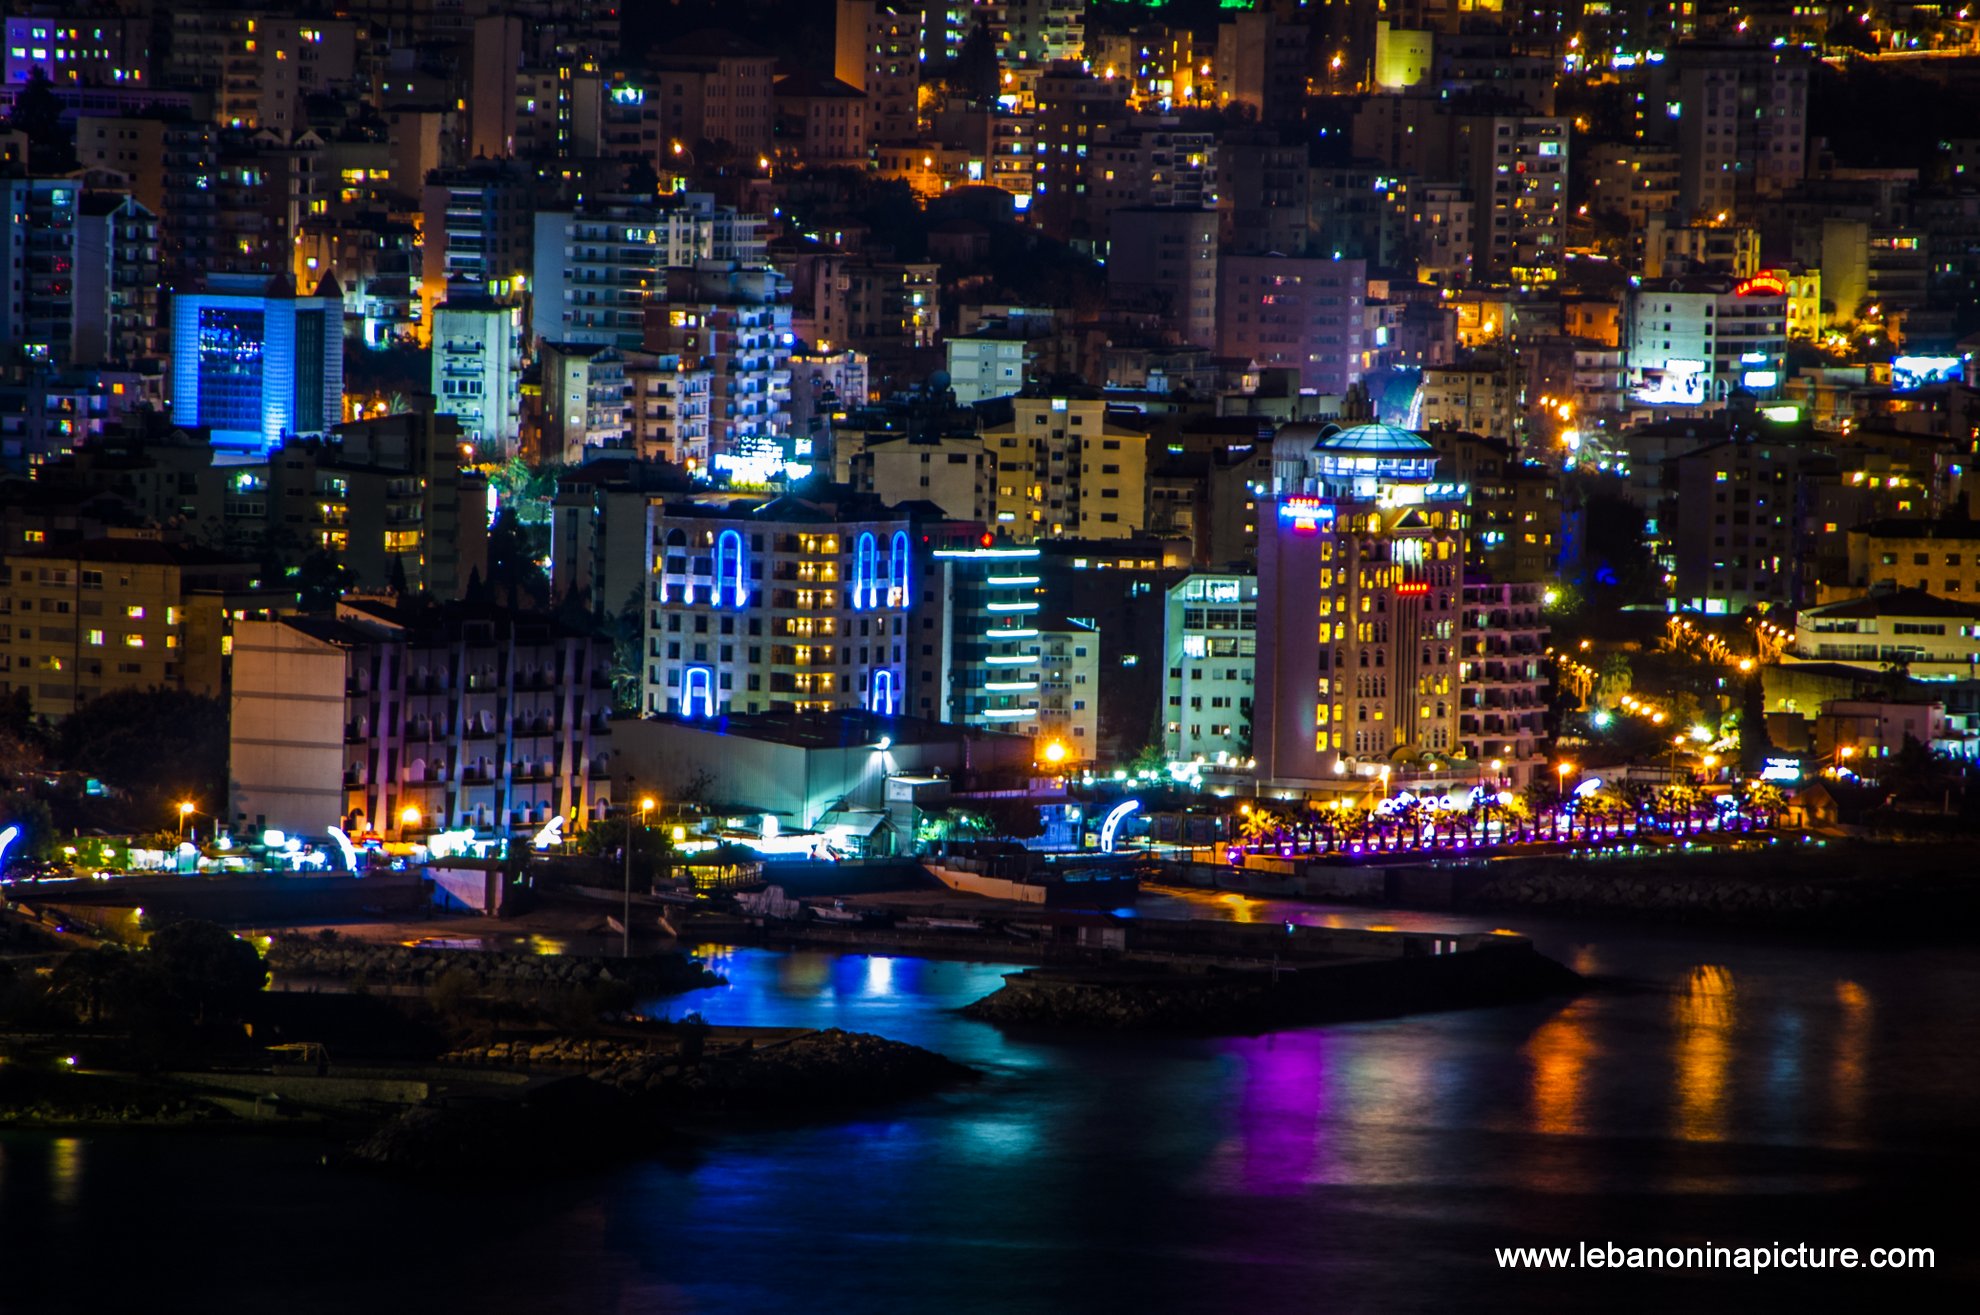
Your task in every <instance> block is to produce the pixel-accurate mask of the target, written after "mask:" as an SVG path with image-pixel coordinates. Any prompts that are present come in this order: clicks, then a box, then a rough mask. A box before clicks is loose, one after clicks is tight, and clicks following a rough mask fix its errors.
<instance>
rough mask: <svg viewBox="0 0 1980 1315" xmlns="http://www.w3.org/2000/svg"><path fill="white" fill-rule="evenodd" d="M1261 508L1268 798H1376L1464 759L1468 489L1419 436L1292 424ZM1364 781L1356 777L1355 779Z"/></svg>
mask: <svg viewBox="0 0 1980 1315" xmlns="http://www.w3.org/2000/svg"><path fill="white" fill-rule="evenodd" d="M1273 466H1274V480H1273V483H1274V492H1273V493H1272V494H1270V495H1269V496H1266V497H1262V498H1260V499H1259V507H1258V511H1259V522H1260V526H1259V535H1258V678H1257V689H1256V704H1255V708H1256V712H1255V715H1254V717H1253V720H1252V726H1253V731H1252V742H1253V747H1254V753H1255V756H1256V758H1257V760H1258V778H1259V783H1260V784H1261V786H1268V787H1269V786H1281V787H1289V788H1294V789H1319V790H1326V789H1330V788H1341V789H1365V788H1366V787H1367V785H1368V782H1369V778H1374V777H1394V778H1396V779H1398V780H1401V779H1406V778H1408V777H1409V776H1411V775H1413V774H1415V773H1417V772H1419V771H1422V772H1425V773H1431V774H1434V773H1435V772H1437V771H1438V770H1439V768H1440V767H1441V766H1444V765H1447V764H1448V760H1449V757H1450V755H1452V754H1453V753H1455V752H1457V751H1458V749H1459V740H1458V732H1457V714H1458V694H1459V688H1458V681H1459V664H1460V661H1461V655H1460V652H1459V643H1458V640H1459V625H1460V608H1461V606H1462V601H1463V599H1462V590H1463V585H1464V538H1463V536H1464V516H1465V512H1464V491H1463V489H1462V487H1461V486H1459V485H1456V484H1441V483H1438V482H1437V478H1436V469H1437V454H1436V452H1435V451H1434V450H1433V449H1432V448H1431V446H1430V444H1429V443H1427V442H1426V441H1424V439H1423V438H1422V437H1421V436H1420V435H1417V434H1412V433H1410V432H1408V431H1407V430H1402V429H1397V428H1395V427H1394V426H1391V425H1385V424H1379V423H1376V422H1374V421H1364V422H1361V423H1354V424H1350V425H1348V426H1347V427H1346V428H1339V427H1336V426H1333V425H1326V426H1317V427H1316V426H1313V425H1288V426H1286V427H1285V428H1283V429H1281V430H1280V431H1279V434H1278V437H1277V439H1276V440H1275V443H1274V454H1273ZM1356 778H1359V779H1356Z"/></svg>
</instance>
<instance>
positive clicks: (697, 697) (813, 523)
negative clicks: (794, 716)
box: [641, 494, 915, 718]
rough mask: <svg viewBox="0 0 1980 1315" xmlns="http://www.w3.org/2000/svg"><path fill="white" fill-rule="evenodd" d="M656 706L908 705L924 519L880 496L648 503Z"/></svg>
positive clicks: (683, 710) (648, 670)
mask: <svg viewBox="0 0 1980 1315" xmlns="http://www.w3.org/2000/svg"><path fill="white" fill-rule="evenodd" d="M647 525H648V552H647V558H648V560H649V561H650V562H651V564H652V581H651V587H650V592H649V597H648V598H647V601H646V608H647V616H646V644H645V650H646V651H645V660H644V664H643V665H644V682H643V683H644V691H643V694H642V696H641V706H642V707H643V708H644V709H645V710H646V711H647V712H649V713H656V712H669V713H674V714H677V715H679V716H684V717H711V718H712V717H720V716H723V715H725V714H727V713H728V712H730V711H735V712H771V711H793V712H823V711H830V710H833V709H839V708H865V709H866V710H868V711H870V712H878V713H881V714H883V715H888V716H891V715H894V714H896V713H899V712H902V711H905V710H906V709H905V708H903V706H902V704H903V699H904V697H905V693H904V692H905V689H906V685H907V675H906V671H907V643H908V637H907V630H908V624H907V623H908V613H909V610H910V608H911V606H912V601H913V593H912V591H913V588H914V585H915V581H914V572H915V563H914V557H915V550H914V547H913V545H914V536H913V533H912V529H913V527H912V526H911V525H910V523H909V522H908V521H907V520H906V518H904V517H902V516H900V515H898V514H896V513H894V512H893V511H892V510H891V509H890V508H888V507H886V506H885V505H883V504H881V503H879V502H878V501H877V500H875V499H863V498H858V497H847V498H844V499H842V500H839V501H836V502H819V501H810V500H805V499H800V498H796V497H777V498H737V497H732V496H723V495H715V494H711V495H708V496H706V497H700V498H695V497H688V498H676V499H662V500H659V501H656V502H655V503H654V504H653V506H652V508H651V509H650V511H649V513H648V520H647Z"/></svg>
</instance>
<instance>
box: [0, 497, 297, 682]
mask: <svg viewBox="0 0 1980 1315" xmlns="http://www.w3.org/2000/svg"><path fill="white" fill-rule="evenodd" d="M260 574H261V568H260V567H259V566H257V565H256V564H255V563H253V562H249V561H240V560H236V559H234V558H232V557H228V556H227V555H225V554H224V553H218V552H214V551H212V550H211V549H207V548H199V547H195V546H193V545H191V544H182V543H165V542H162V541H161V540H159V539H158V538H157V537H156V532H155V531H125V532H117V533H113V534H112V535H111V537H108V538H102V539H92V540H89V541H86V542H82V543H77V544H71V545H68V546H60V547H58V546H53V545H50V546H45V547H37V548H35V549H32V550H21V549H15V548H12V547H11V546H10V548H9V550H8V551H7V552H6V554H5V556H4V557H0V618H4V622H12V623H15V624H11V625H9V624H5V623H0V694H9V693H13V692H16V691H20V692H24V693H26V694H27V695H28V697H29V698H30V699H31V700H32V702H33V706H34V711H35V713H36V715H38V716H43V717H66V716H67V715H68V714H70V713H71V712H74V711H75V710H76V709H77V708H79V707H81V706H82V705H83V704H85V703H87V702H88V701H89V700H91V699H93V698H97V697H99V696H101V695H104V694H109V693H113V692H116V691H119V690H147V689H181V690H189V691H191V692H193V693H196V694H209V695H217V694H219V693H220V691H221V688H222V668H223V663H222V657H223V652H224V649H225V642H224V640H225V636H226V634H227V631H228V624H229V622H228V618H229V617H230V616H232V615H233V614H234V613H235V612H236V611H247V610H253V611H255V612H257V613H259V612H261V611H262V610H263V609H265V608H267V607H268V606H269V605H270V604H271V602H272V601H273V600H272V599H271V598H270V597H269V596H268V595H267V594H264V593H262V592H260V590H259V585H260V580H259V578H258V577H259V576H260ZM291 597H293V596H291Z"/></svg>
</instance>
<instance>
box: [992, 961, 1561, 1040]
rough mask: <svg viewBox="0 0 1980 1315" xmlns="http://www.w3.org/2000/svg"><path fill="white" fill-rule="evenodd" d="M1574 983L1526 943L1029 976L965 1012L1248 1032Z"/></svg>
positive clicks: (1499, 998) (1501, 1000)
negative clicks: (1283, 963)
mask: <svg viewBox="0 0 1980 1315" xmlns="http://www.w3.org/2000/svg"><path fill="white" fill-rule="evenodd" d="M1581 985H1582V979H1581V977H1580V976H1579V975H1578V974H1576V973H1574V972H1573V971H1571V970H1570V969H1568V968H1566V967H1564V966H1562V965H1561V964H1559V963H1556V962H1555V961H1554V960H1552V959H1549V958H1547V957H1545V956H1544V955H1541V954H1539V953H1536V952H1535V951H1534V950H1533V949H1532V948H1531V947H1530V946H1528V945H1525V944H1523V943H1520V944H1508V945H1506V946H1503V947H1495V948H1491V949H1481V950H1475V951H1470V952H1467V953H1462V954H1449V955H1439V956H1432V957H1417V958H1406V959H1388V960H1358V961H1353V962H1346V963H1339V964H1330V965H1325V966H1317V967H1308V968H1306V969H1304V970H1301V971H1281V972H1278V973H1276V974H1274V973H1270V972H1265V971H1256V972H1254V971H1216V970H1211V971H1194V972H1192V971H1185V970H1175V969H1169V970H1164V969H1160V968H1141V967H1133V968H1120V969H1109V970H1093V971H1080V970H1053V969H1029V970H1027V971H1025V972H1019V973H1011V974H1009V975H1007V976H1006V977H1005V979H1004V985H1003V986H1002V987H1000V988H999V989H997V990H996V991H993V992H991V993H990V994H989V995H987V996H985V997H983V999H981V1000H978V1001H976V1002H975V1003H974V1004H970V1005H966V1006H964V1008H963V1010H962V1012H963V1014H964V1015H965V1016H967V1017H970V1018H977V1019H981V1020H983V1021H985V1022H991V1023H996V1024H999V1025H1016V1026H1048V1027H1074V1028H1084V1029H1091V1030H1106V1031H1154V1032H1182V1033H1191V1034H1203V1033H1212V1034H1238V1035H1241V1034H1247V1033H1256V1032H1265V1031H1271V1030H1273V1029H1274V1028H1280V1027H1300V1026H1310V1025H1314V1024H1319V1023H1340V1022H1351V1021H1356V1020H1362V1019H1371V1018H1393V1017H1398V1016H1401V1015H1404V1014H1414V1013H1428V1012H1434V1011H1440V1010H1445V1009H1466V1008H1474V1007H1481V1006H1486V1005H1499V1004H1510V1003H1516V1002H1520V1001H1525V1000H1536V999H1540V998H1543V997H1546V996H1550V995H1565V994H1571V993H1573V992H1575V991H1577V990H1579V989H1580V987H1581Z"/></svg>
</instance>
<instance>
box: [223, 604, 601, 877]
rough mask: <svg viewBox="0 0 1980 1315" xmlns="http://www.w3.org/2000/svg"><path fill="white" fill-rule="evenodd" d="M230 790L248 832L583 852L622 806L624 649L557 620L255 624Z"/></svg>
mask: <svg viewBox="0 0 1980 1315" xmlns="http://www.w3.org/2000/svg"><path fill="white" fill-rule="evenodd" d="M233 660H234V671H233V688H232V693H231V703H232V716H231V718H230V724H231V728H232V729H231V732H230V740H229V754H228V775H229V778H230V779H231V780H232V782H233V789H234V797H233V800H232V803H231V812H232V816H233V820H234V822H235V823H236V825H237V826H239V827H242V828H246V829H251V830H256V831H259V830H264V829H267V828H271V827H272V828H275V829H277V830H281V831H287V832H290V833H292V834H300V835H322V834H324V833H325V832H326V831H327V830H328V829H329V828H330V827H332V826H339V827H342V828H343V830H344V831H345V832H346V833H347V834H348V835H350V836H352V837H353V838H357V837H361V836H363V835H365V834H367V833H376V834H378V835H380V836H381V837H387V838H391V839H396V840H414V839H423V838H425V837H426V836H428V835H431V834H432V833H434V832H438V831H448V830H465V829H471V830H473V831H475V832H476V833H477V834H478V835H481V836H484V837H488V836H492V837H495V838H518V837H522V836H526V835H533V834H535V833H536V832H538V831H541V830H542V829H543V828H544V827H546V826H548V825H550V824H551V821H552V819H553V818H562V819H564V821H563V824H562V829H563V832H564V834H566V835H570V834H574V833H575V832H577V831H579V830H582V829H583V827H584V825H585V824H586V823H588V822H591V821H596V820H598V819H600V818H602V817H603V816H604V815H605V810H606V807H607V803H608V801H609V800H610V798H611V771H610V768H611V733H612V732H611V713H612V688H611V679H610V664H611V646H610V644H609V643H605V642H602V641H598V640H594V639H593V638H592V637H591V636H590V635H588V634H585V633H581V632H575V631H569V630H565V629H563V628H561V627H559V626H558V625H557V624H556V623H554V622H553V621H551V620H550V619H549V618H546V617H540V616H532V615H529V614H525V613H515V612H508V611H504V610H501V609H492V608H484V607H475V606H471V605H465V604H462V605H455V606H449V607H444V608H440V607H436V608H432V609H416V608H409V607H400V606H398V605H395V604H391V603H377V602H371V601H368V600H362V599H353V600H347V601H346V602H345V603H343V604H342V605H340V606H339V608H338V612H337V615H336V616H335V617H327V616H325V617H290V618H287V619H285V620H282V621H269V622H243V623H240V624H239V625H238V626H237V627H236V631H235V636H234V659H233Z"/></svg>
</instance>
